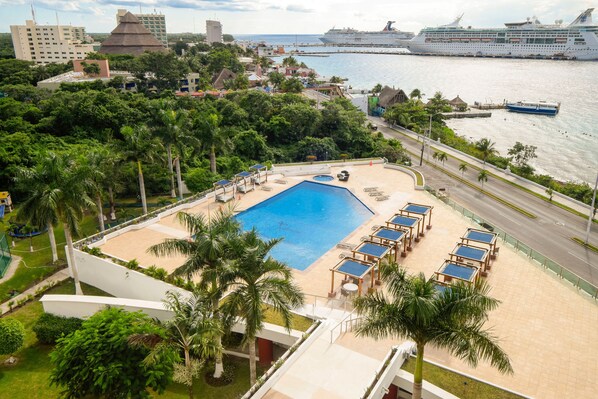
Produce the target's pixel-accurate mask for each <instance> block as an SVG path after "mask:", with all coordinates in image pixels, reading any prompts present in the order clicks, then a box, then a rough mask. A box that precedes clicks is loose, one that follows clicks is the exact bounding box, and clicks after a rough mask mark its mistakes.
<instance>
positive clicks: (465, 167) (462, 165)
mask: <svg viewBox="0 0 598 399" xmlns="http://www.w3.org/2000/svg"><path fill="white" fill-rule="evenodd" d="M459 170H460V171H461V178H463V175H464V174H465V172H466V171H467V164H466V163H465V162H461V163H460V164H459Z"/></svg>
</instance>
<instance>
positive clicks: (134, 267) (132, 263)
mask: <svg viewBox="0 0 598 399" xmlns="http://www.w3.org/2000/svg"><path fill="white" fill-rule="evenodd" d="M125 267H126V268H127V269H131V270H137V269H139V262H137V259H131V260H130V261H128V262H127V263H125Z"/></svg>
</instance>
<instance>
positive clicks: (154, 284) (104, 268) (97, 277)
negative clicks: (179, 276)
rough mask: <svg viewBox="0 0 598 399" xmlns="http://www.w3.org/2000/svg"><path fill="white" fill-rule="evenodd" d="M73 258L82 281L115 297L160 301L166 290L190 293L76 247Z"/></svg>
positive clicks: (186, 294) (185, 294) (187, 294)
mask: <svg viewBox="0 0 598 399" xmlns="http://www.w3.org/2000/svg"><path fill="white" fill-rule="evenodd" d="M75 262H76V264H77V270H78V271H79V279H80V280H81V281H83V282H84V283H87V284H89V285H93V286H94V287H97V288H99V289H101V290H102V291H105V292H107V293H109V294H110V295H114V296H115V297H120V298H130V299H141V300H146V301H158V302H160V301H162V300H163V299H164V298H166V293H167V292H168V291H173V292H178V293H180V294H181V295H183V296H185V297H186V296H189V295H190V293H189V292H188V291H186V290H184V289H182V288H178V287H176V286H174V285H172V284H168V283H166V282H164V281H160V280H157V279H155V278H153V277H149V276H146V275H145V274H143V273H140V272H136V271H134V270H129V269H127V268H126V267H124V266H120V265H117V264H115V263H112V262H111V261H110V260H108V259H102V258H98V257H96V256H93V255H90V254H88V253H87V252H83V251H80V250H77V249H75Z"/></svg>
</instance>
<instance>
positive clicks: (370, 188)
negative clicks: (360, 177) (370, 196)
mask: <svg viewBox="0 0 598 399" xmlns="http://www.w3.org/2000/svg"><path fill="white" fill-rule="evenodd" d="M363 191H365V192H366V193H369V192H371V191H378V187H365V188H364V189H363Z"/></svg>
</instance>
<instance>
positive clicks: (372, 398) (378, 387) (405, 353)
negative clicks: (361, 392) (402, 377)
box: [367, 341, 415, 399]
mask: <svg viewBox="0 0 598 399" xmlns="http://www.w3.org/2000/svg"><path fill="white" fill-rule="evenodd" d="M395 348H396V352H395V353H394V354H393V353H392V349H391V350H390V351H389V353H388V355H387V356H386V358H385V359H384V360H383V361H382V363H381V364H380V366H379V367H378V370H377V371H376V374H378V373H379V372H380V371H381V370H382V369H384V370H383V373H382V375H380V377H379V378H378V381H377V382H376V384H375V385H374V387H373V388H372V390H371V391H370V394H369V395H368V396H367V399H382V398H383V397H384V395H385V394H386V392H388V391H387V388H388V387H389V386H390V384H392V383H393V381H394V379H395V377H396V376H397V373H399V371H400V370H401V366H402V365H403V363H404V362H405V359H407V358H409V356H410V354H411V352H412V351H413V349H414V348H415V343H414V342H411V341H406V342H404V343H402V344H401V345H400V346H397V347H395ZM393 349H394V348H393ZM391 355H392V356H391ZM387 361H388V364H386V366H385V363H387Z"/></svg>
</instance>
